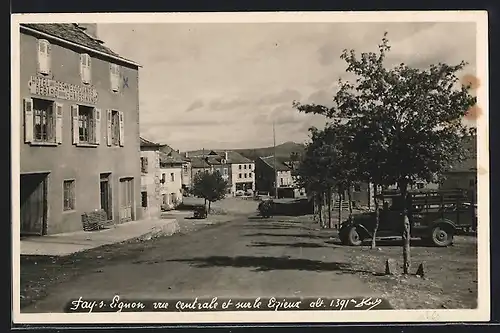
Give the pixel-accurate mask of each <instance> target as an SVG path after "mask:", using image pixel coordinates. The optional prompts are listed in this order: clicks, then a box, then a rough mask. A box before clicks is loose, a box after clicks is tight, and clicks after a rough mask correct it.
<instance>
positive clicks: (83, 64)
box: [80, 53, 92, 84]
mask: <svg viewBox="0 0 500 333" xmlns="http://www.w3.org/2000/svg"><path fill="white" fill-rule="evenodd" d="M91 73H92V61H91V58H90V56H89V55H88V54H87V53H83V54H80V76H81V78H82V82H83V83H85V84H90V80H91Z"/></svg>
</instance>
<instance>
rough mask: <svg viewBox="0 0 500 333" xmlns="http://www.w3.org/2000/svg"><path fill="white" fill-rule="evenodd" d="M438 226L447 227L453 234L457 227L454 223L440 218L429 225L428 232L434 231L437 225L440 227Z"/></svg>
mask: <svg viewBox="0 0 500 333" xmlns="http://www.w3.org/2000/svg"><path fill="white" fill-rule="evenodd" d="M440 224H441V225H447V226H449V227H451V228H452V229H453V232H455V231H456V230H457V225H456V224H455V223H453V221H451V220H449V219H444V218H440V219H437V220H434V221H432V223H431V224H430V225H429V230H432V229H434V227H436V226H437V225H440Z"/></svg>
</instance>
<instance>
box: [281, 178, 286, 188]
mask: <svg viewBox="0 0 500 333" xmlns="http://www.w3.org/2000/svg"><path fill="white" fill-rule="evenodd" d="M280 185H281V186H283V185H285V181H284V179H283V178H280Z"/></svg>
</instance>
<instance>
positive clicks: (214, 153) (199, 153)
mask: <svg viewBox="0 0 500 333" xmlns="http://www.w3.org/2000/svg"><path fill="white" fill-rule="evenodd" d="M225 153H227V164H243V163H253V161H252V160H250V159H248V158H246V157H245V156H243V155H241V154H240V153H238V152H235V151H234V150H211V149H205V150H193V151H188V152H187V154H188V157H187V159H190V158H195V157H196V158H203V156H204V157H205V158H206V159H208V161H209V162H210V161H212V163H214V164H220V163H221V160H222V159H223V158H225ZM184 154H185V153H184Z"/></svg>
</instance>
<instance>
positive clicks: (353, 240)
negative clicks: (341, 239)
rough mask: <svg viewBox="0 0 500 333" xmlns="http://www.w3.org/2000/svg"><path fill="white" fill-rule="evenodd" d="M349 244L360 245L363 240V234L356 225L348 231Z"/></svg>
mask: <svg viewBox="0 0 500 333" xmlns="http://www.w3.org/2000/svg"><path fill="white" fill-rule="evenodd" d="M346 238H347V244H348V245H350V246H359V245H361V243H362V242H363V240H362V238H361V235H360V234H359V233H358V230H357V229H356V227H351V228H350V229H349V231H348V232H347V237H346Z"/></svg>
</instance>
